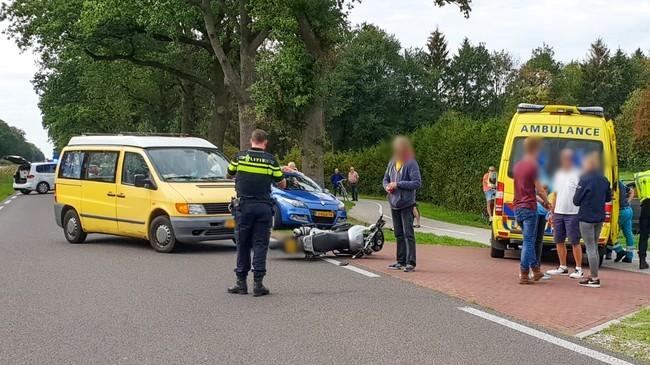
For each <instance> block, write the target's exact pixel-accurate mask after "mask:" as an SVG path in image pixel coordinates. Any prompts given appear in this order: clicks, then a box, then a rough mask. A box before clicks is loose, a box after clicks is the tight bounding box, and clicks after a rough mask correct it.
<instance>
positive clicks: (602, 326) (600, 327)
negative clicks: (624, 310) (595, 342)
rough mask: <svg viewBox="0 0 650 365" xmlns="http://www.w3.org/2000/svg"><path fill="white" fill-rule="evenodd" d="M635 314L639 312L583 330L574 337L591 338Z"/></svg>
mask: <svg viewBox="0 0 650 365" xmlns="http://www.w3.org/2000/svg"><path fill="white" fill-rule="evenodd" d="M637 313H639V311H634V312H632V313H629V314H626V315H624V316H623V317H621V318H616V319H612V320H611V321H607V322H605V323H602V324H599V325H598V326H595V327H591V328H590V329H588V330H585V331H582V332H580V333H578V334H577V335H576V337H578V338H585V337H589V336H591V335H593V334H595V333H598V332H600V331H602V330H604V329H605V328H607V327H609V326H613V325H615V324H619V323H621V321H622V320H624V319H625V318H628V317H632V316H633V315H635V314H637Z"/></svg>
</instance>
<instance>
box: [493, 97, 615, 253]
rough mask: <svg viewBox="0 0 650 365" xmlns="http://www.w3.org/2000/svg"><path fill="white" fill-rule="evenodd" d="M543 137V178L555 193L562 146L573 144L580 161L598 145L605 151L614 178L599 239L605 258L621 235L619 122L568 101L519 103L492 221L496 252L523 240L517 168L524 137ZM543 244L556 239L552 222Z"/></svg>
mask: <svg viewBox="0 0 650 365" xmlns="http://www.w3.org/2000/svg"><path fill="white" fill-rule="evenodd" d="M530 136H535V137H541V138H543V144H542V152H541V154H540V158H539V161H538V162H539V164H540V179H541V180H542V183H544V184H545V185H547V186H548V187H549V193H551V194H552V193H553V187H552V186H551V185H552V184H551V181H552V177H553V174H554V173H555V171H556V169H557V168H558V166H559V155H560V151H561V150H562V149H564V148H570V149H572V150H573V151H574V156H575V158H576V161H575V163H576V165H578V166H579V165H580V164H581V162H582V161H581V160H582V158H583V157H584V156H586V155H587V154H589V153H590V152H593V151H598V152H600V153H601V155H602V158H603V173H604V175H605V176H606V177H607V179H608V180H609V181H610V183H612V190H613V192H614V193H613V197H614V200H613V201H612V202H611V203H608V204H607V205H606V207H605V209H606V212H607V218H606V222H605V224H604V225H603V229H602V232H601V234H600V239H599V240H598V243H599V249H600V253H601V260H602V258H603V256H604V254H605V245H606V244H608V243H611V242H615V241H616V238H617V237H618V223H617V220H618V206H619V204H618V203H619V202H618V198H619V194H618V184H617V183H616V182H617V181H618V163H617V158H616V136H615V134H614V124H613V123H612V122H611V121H607V120H605V118H604V113H603V108H601V107H576V106H567V105H534V104H519V106H518V107H517V113H515V115H514V117H513V118H512V121H511V122H510V127H509V129H508V134H507V136H506V140H505V143H504V146H503V153H502V156H501V166H500V168H499V173H498V181H497V194H496V201H495V208H494V219H493V221H492V240H491V246H492V248H491V256H492V257H499V258H500V257H503V256H504V251H505V250H507V249H516V248H517V247H518V246H519V245H520V244H521V240H522V235H521V229H520V227H519V226H518V225H517V222H516V220H515V217H514V215H515V214H514V210H513V208H512V201H513V198H514V183H513V178H512V169H513V167H514V165H515V164H516V163H517V162H518V161H519V159H520V158H521V157H522V156H523V142H524V139H525V138H526V137H530ZM544 244H545V245H552V246H554V244H553V227H552V226H551V225H550V224H549V223H547V225H546V227H545V232H544Z"/></svg>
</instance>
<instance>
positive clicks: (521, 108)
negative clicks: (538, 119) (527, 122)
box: [517, 103, 545, 113]
mask: <svg viewBox="0 0 650 365" xmlns="http://www.w3.org/2000/svg"><path fill="white" fill-rule="evenodd" d="M544 107H545V105H539V104H528V103H520V104H519V105H517V113H539V112H541V111H542V110H543V109H544Z"/></svg>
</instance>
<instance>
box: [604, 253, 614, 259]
mask: <svg viewBox="0 0 650 365" xmlns="http://www.w3.org/2000/svg"><path fill="white" fill-rule="evenodd" d="M611 259H612V253H611V252H607V253H606V254H605V260H611Z"/></svg>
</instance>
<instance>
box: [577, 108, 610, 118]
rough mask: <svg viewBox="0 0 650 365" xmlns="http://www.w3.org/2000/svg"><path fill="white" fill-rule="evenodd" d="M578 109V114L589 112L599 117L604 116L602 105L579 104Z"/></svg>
mask: <svg viewBox="0 0 650 365" xmlns="http://www.w3.org/2000/svg"><path fill="white" fill-rule="evenodd" d="M578 111H579V112H580V114H591V115H597V116H599V117H604V116H605V109H603V107H602V106H579V107H578Z"/></svg>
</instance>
